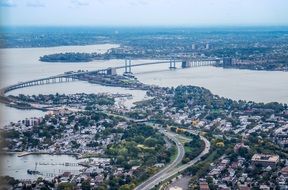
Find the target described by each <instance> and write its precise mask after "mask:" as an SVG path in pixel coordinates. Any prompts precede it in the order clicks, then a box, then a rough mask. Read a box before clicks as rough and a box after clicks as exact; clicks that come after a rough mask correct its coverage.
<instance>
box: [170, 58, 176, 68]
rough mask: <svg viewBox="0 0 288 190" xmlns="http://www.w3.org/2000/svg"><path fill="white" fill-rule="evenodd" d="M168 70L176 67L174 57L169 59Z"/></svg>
mask: <svg viewBox="0 0 288 190" xmlns="http://www.w3.org/2000/svg"><path fill="white" fill-rule="evenodd" d="M169 69H170V70H174V69H176V61H175V59H170V67H169Z"/></svg>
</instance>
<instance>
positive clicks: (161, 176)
mask: <svg viewBox="0 0 288 190" xmlns="http://www.w3.org/2000/svg"><path fill="white" fill-rule="evenodd" d="M187 132H189V133H192V134H197V133H196V132H194V131H192V130H187ZM164 135H167V136H168V135H170V136H173V138H172V140H173V141H174V142H175V141H177V142H175V143H176V145H177V149H178V155H179V152H181V155H182V154H183V157H184V154H185V150H184V147H183V145H182V144H181V143H180V142H179V140H178V139H177V138H176V137H175V135H171V134H169V133H167V132H166V133H164ZM200 138H201V140H203V141H204V143H205V148H204V150H203V151H202V152H201V153H200V154H199V155H198V156H197V157H196V158H194V159H193V160H191V161H190V162H188V163H187V164H184V165H181V166H179V167H176V166H177V165H178V163H180V162H181V161H182V159H183V157H182V158H181V160H179V159H180V158H179V157H178V156H177V158H176V159H175V160H174V162H177V164H173V163H174V162H173V163H172V164H170V165H168V166H167V167H166V168H164V169H163V170H161V171H160V172H158V173H157V174H155V175H154V176H152V177H150V178H149V179H148V180H146V181H145V182H143V183H142V184H140V185H139V186H138V187H136V188H135V190H149V189H152V188H153V187H155V186H156V185H158V184H159V183H161V182H162V181H165V180H167V179H169V178H171V177H172V176H174V175H176V174H177V173H179V172H181V171H184V170H185V169H187V168H188V167H191V166H193V165H194V164H195V163H197V162H198V161H200V160H201V158H202V157H203V156H204V155H206V154H208V153H209V151H210V146H211V145H210V142H209V141H208V140H207V139H206V138H205V137H203V136H200ZM179 144H181V145H179ZM180 147H182V148H180Z"/></svg>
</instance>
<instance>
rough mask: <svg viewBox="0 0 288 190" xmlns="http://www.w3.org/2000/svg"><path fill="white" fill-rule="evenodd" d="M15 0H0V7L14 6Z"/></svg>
mask: <svg viewBox="0 0 288 190" xmlns="http://www.w3.org/2000/svg"><path fill="white" fill-rule="evenodd" d="M15 6H16V2H15V0H0V7H15Z"/></svg>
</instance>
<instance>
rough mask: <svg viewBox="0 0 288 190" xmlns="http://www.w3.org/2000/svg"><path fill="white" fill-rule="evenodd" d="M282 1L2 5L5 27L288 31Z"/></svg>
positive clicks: (17, 0) (17, 1) (15, 0)
mask: <svg viewBox="0 0 288 190" xmlns="http://www.w3.org/2000/svg"><path fill="white" fill-rule="evenodd" d="M287 7H288V1H286V0H275V1H270V0H253V1H251V0H217V2H216V1H215V0H202V1H200V0H63V1H56V0H49V1H48V0H0V10H1V24H2V25H3V26H56V27H59V26H68V27H69V26H86V27H88V26H91V27H97V26H99V27H142V26H144V27H145V26H146V27H218V26H219V27H221V26H223V27H230V26H231V27H233V26H236V27H237V26H244V27H245V26H248V27H249V26H288V13H287Z"/></svg>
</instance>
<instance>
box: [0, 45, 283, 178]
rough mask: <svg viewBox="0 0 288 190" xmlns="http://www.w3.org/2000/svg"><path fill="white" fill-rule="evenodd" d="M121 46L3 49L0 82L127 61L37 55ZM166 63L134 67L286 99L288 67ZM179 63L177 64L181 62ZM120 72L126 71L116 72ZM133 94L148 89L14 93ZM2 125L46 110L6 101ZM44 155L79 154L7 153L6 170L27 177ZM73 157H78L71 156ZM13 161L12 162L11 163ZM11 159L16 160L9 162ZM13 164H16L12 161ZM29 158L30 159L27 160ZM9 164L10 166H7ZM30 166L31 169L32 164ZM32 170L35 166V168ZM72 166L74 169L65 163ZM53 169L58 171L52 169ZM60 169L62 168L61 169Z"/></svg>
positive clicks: (233, 93)
mask: <svg viewBox="0 0 288 190" xmlns="http://www.w3.org/2000/svg"><path fill="white" fill-rule="evenodd" d="M113 47H118V45H117V44H104V45H89V46H64V47H52V48H10V49H0V54H1V55H3V58H2V65H1V66H2V67H1V76H2V77H3V78H2V79H1V87H4V86H6V85H10V84H14V83H17V82H20V81H26V80H31V79H37V78H42V77H48V76H51V75H57V74H61V73H64V72H66V71H77V70H95V69H100V68H107V67H113V66H120V65H124V61H123V60H109V61H93V62H90V63H43V62H40V61H39V57H40V56H43V55H45V54H52V53H60V52H105V51H107V50H108V49H110V48H113ZM150 61H151V60H133V61H132V64H137V63H144V62H150ZM168 66H169V65H168V64H162V65H150V66H145V67H136V68H132V72H133V73H134V74H135V75H136V76H137V78H138V79H139V80H140V81H141V82H144V83H147V84H156V85H160V86H178V85H197V86H202V87H205V88H208V89H209V90H211V92H212V93H215V94H217V95H220V96H223V97H227V98H232V99H235V100H239V99H242V100H252V101H256V102H271V101H277V102H282V103H288V85H287V84H288V72H278V71H275V72H274V71H273V72H268V71H251V70H237V69H223V68H217V67H199V68H189V69H176V70H171V71H170V70H169V69H168ZM178 67H179V65H178ZM118 72H119V73H121V72H123V71H118ZM56 92H58V93H65V94H71V93H77V92H85V93H97V92H110V93H130V94H132V95H133V99H131V100H126V101H125V105H126V106H127V107H131V106H132V105H133V102H136V101H140V100H142V99H143V98H145V94H146V93H145V92H144V91H140V90H128V89H123V88H117V87H103V86H99V85H96V84H89V83H86V82H79V81H78V82H71V83H62V84H50V85H45V86H34V87H29V88H24V89H18V90H15V91H12V92H10V94H14V95H17V94H19V93H23V94H40V93H41V94H49V93H56ZM0 109H1V115H2V120H1V123H0V125H1V126H3V125H5V124H7V123H9V122H10V121H18V120H21V119H25V118H27V117H32V116H42V115H44V114H45V113H44V112H41V111H37V110H17V109H15V108H10V107H7V106H5V105H1V106H0ZM39 159H40V160H46V159H47V160H49V159H57V160H58V159H60V160H63V161H69V159H75V158H73V157H71V156H59V157H57V158H56V157H53V156H52V157H51V155H41V156H36V155H29V156H27V157H23V158H19V157H17V156H15V155H12V156H11V155H5V156H4V165H5V167H6V168H5V171H4V173H6V174H9V175H11V176H13V177H15V178H18V179H22V178H29V176H27V174H26V173H25V172H26V170H27V169H31V167H34V165H35V163H36V162H38V161H39ZM72 161H75V160H72ZM9 163H10V164H9ZM11 163H13V164H11ZM14 163H15V164H14ZM24 163H29V164H27V165H26V164H24ZM8 166H9V167H8ZM28 167H29V168H28ZM32 169H33V168H32ZM56 169H58V167H57V168H55V169H54V168H50V170H49V171H46V172H47V173H57V172H58V171H56ZM64 169H66V170H73V169H71V168H68V169H67V168H64ZM54 170H55V171H54ZM61 172H62V171H61Z"/></svg>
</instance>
